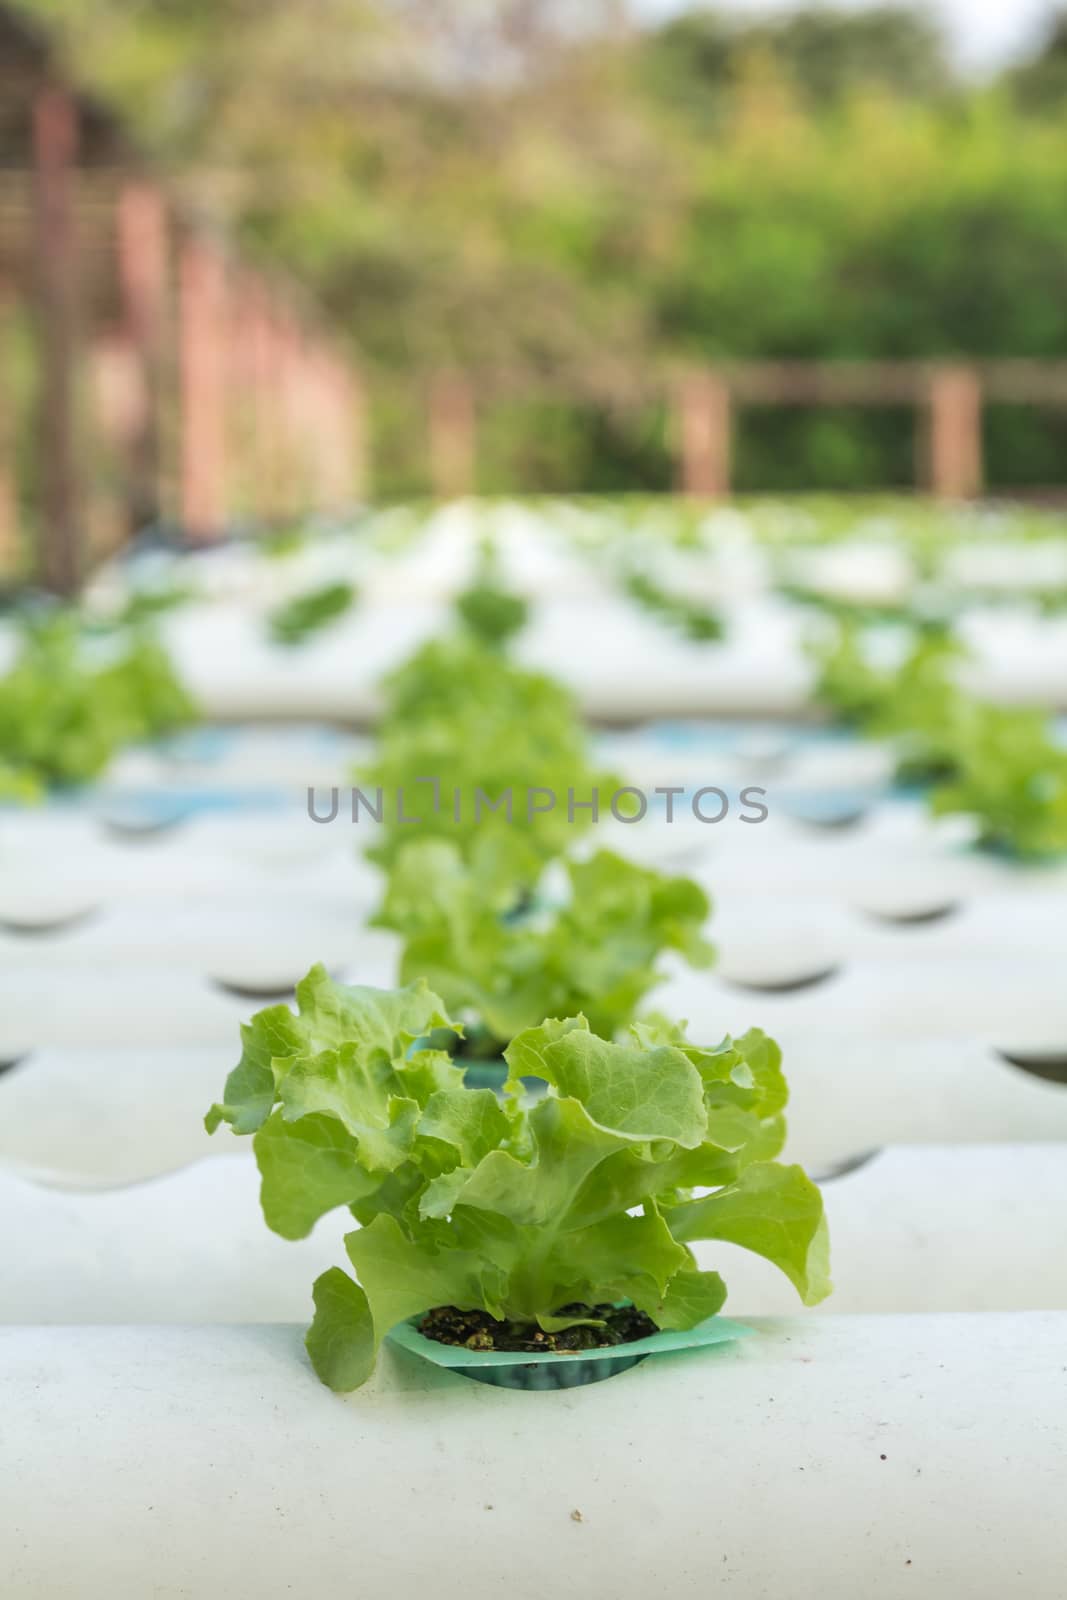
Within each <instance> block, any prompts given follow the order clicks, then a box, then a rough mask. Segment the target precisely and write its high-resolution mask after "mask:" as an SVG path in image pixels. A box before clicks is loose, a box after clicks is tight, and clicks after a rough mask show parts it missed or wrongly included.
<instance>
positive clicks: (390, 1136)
mask: <svg viewBox="0 0 1067 1600" xmlns="http://www.w3.org/2000/svg"><path fill="white" fill-rule="evenodd" d="M297 1005H298V1010H297V1012H296V1013H293V1012H292V1011H290V1010H289V1009H288V1008H287V1007H285V1006H275V1007H272V1008H270V1009H269V1010H266V1011H262V1012H260V1013H259V1014H258V1015H257V1016H256V1017H254V1018H253V1020H252V1022H251V1023H250V1024H249V1025H248V1026H247V1027H245V1028H244V1029H243V1037H244V1052H243V1054H242V1057H241V1060H240V1062H239V1064H238V1065H237V1067H235V1069H234V1071H233V1072H232V1073H231V1074H230V1077H229V1079H228V1081H227V1084H226V1093H225V1099H224V1101H223V1103H222V1104H220V1105H216V1106H214V1107H213V1108H212V1110H211V1111H210V1112H209V1113H208V1116H207V1119H206V1125H207V1128H208V1131H209V1132H212V1133H213V1132H214V1131H215V1130H216V1128H217V1127H218V1126H219V1125H220V1123H222V1122H227V1123H229V1124H230V1126H231V1127H232V1128H233V1130H234V1132H235V1133H238V1134H245V1135H251V1136H252V1137H253V1145H254V1149H255V1153H256V1159H257V1162H258V1164H259V1170H260V1173H261V1176H262V1204H263V1211H264V1215H265V1217H266V1220H267V1223H268V1225H269V1226H270V1227H271V1228H273V1229H274V1230H275V1232H277V1233H279V1234H281V1235H282V1236H283V1237H284V1238H289V1239H299V1238H303V1237H305V1236H306V1235H307V1234H308V1233H309V1232H310V1231H311V1229H312V1227H313V1226H314V1224H315V1223H316V1221H317V1220H318V1219H319V1217H321V1216H323V1215H324V1214H325V1213H326V1212H329V1211H332V1210H334V1209H335V1208H337V1207H339V1206H347V1207H348V1208H349V1209H350V1210H351V1212H352V1215H353V1216H354V1218H355V1219H356V1221H357V1222H358V1223H359V1224H360V1226H359V1227H358V1228H357V1229H355V1230H353V1231H352V1232H351V1233H349V1234H348V1235H347V1237H346V1240H345V1246H346V1250H347V1254H348V1257H349V1264H350V1266H351V1268H352V1272H353V1273H354V1276H352V1275H351V1274H350V1273H349V1272H347V1271H345V1270H344V1269H343V1268H341V1267H332V1268H330V1269H329V1270H328V1271H327V1272H325V1273H324V1274H323V1275H322V1276H321V1277H320V1278H319V1279H318V1281H317V1282H316V1284H315V1287H314V1299H315V1317H314V1321H313V1323H312V1325H311V1328H310V1331H309V1333H308V1336H307V1347H308V1352H309V1354H310V1357H311V1361H312V1364H313V1366H314V1368H315V1370H316V1372H317V1373H318V1375H319V1377H320V1378H321V1379H322V1381H323V1382H324V1383H325V1384H327V1385H329V1386H330V1387H331V1388H333V1389H336V1390H338V1391H347V1390H350V1389H355V1388H357V1387H358V1386H359V1385H360V1384H362V1383H364V1382H366V1380H367V1379H368V1378H369V1377H370V1375H371V1373H372V1371H373V1369H374V1365H375V1360H376V1357H377V1351H378V1347H379V1345H380V1343H381V1341H382V1339H383V1338H384V1337H385V1335H386V1334H387V1333H388V1332H389V1330H390V1329H391V1328H393V1327H395V1326H396V1325H397V1324H398V1323H400V1322H402V1321H405V1320H406V1319H409V1318H412V1317H415V1316H419V1315H420V1314H425V1313H428V1312H430V1311H431V1310H434V1309H436V1308H452V1309H454V1310H455V1311H457V1312H471V1311H480V1312H485V1313H488V1315H489V1317H490V1318H492V1319H493V1320H494V1321H496V1322H510V1323H520V1324H530V1325H532V1326H535V1327H536V1328H540V1329H542V1330H545V1331H548V1332H554V1331H558V1330H559V1329H560V1328H561V1327H566V1326H567V1325H568V1324H569V1323H573V1322H575V1321H583V1322H586V1323H588V1321H589V1319H588V1317H587V1316H584V1315H582V1314H581V1313H580V1312H575V1311H573V1310H572V1309H571V1308H573V1307H579V1308H581V1307H596V1306H603V1305H605V1304H608V1303H615V1302H620V1301H626V1302H630V1303H631V1304H632V1305H633V1306H634V1307H636V1308H637V1309H638V1310H639V1311H641V1312H644V1313H645V1314H646V1315H647V1316H648V1317H649V1318H651V1320H652V1321H653V1322H654V1323H655V1325H656V1326H657V1327H659V1328H661V1329H689V1328H692V1327H695V1326H696V1325H697V1324H698V1323H699V1322H702V1321H703V1320H704V1319H705V1318H707V1317H709V1316H712V1315H714V1313H716V1312H717V1311H718V1310H719V1309H720V1307H721V1306H722V1304H723V1302H724V1301H725V1298H726V1285H725V1284H724V1282H723V1280H722V1279H721V1277H720V1276H719V1274H718V1273H717V1272H714V1271H706V1270H701V1269H700V1268H699V1266H698V1264H697V1261H696V1259H695V1257H694V1255H693V1253H692V1251H691V1249H690V1245H691V1244H692V1243H694V1242H696V1241H699V1240H722V1241H728V1242H729V1243H731V1244H735V1245H740V1246H742V1247H743V1248H746V1249H748V1250H751V1251H754V1252H755V1253H756V1254H757V1255H760V1256H763V1257H765V1258H766V1259H767V1260H768V1261H771V1262H773V1263H774V1264H775V1265H776V1266H777V1267H779V1268H780V1269H781V1271H782V1272H783V1273H785V1275H786V1276H787V1277H788V1278H789V1280H790V1281H791V1282H792V1283H793V1284H794V1286H795V1287H796V1289H797V1292H798V1293H799V1295H800V1297H801V1299H802V1300H803V1301H804V1302H805V1304H809V1305H814V1304H816V1303H817V1302H818V1301H820V1300H822V1299H823V1298H824V1297H825V1296H826V1295H827V1294H828V1293H829V1292H830V1281H829V1276H828V1265H829V1251H828V1241H827V1232H826V1224H825V1220H824V1217H823V1208H822V1199H821V1196H820V1194H819V1191H818V1189H817V1188H816V1187H815V1186H814V1184H812V1183H811V1181H810V1180H809V1179H808V1178H807V1177H806V1176H805V1174H804V1173H803V1172H802V1170H801V1169H800V1168H799V1167H796V1166H784V1165H780V1164H779V1163H777V1162H776V1161H775V1160H774V1159H773V1158H774V1157H775V1156H776V1155H777V1154H778V1152H779V1151H780V1150H781V1147H782V1143H783V1140H784V1136H785V1123H784V1119H783V1115H782V1113H783V1110H784V1107H785V1104H786V1100H787V1089H786V1083H785V1079H784V1077H783V1076H782V1071H781V1056H780V1052H779V1050H778V1047H777V1046H776V1045H775V1044H774V1043H773V1041H772V1040H770V1039H768V1038H767V1037H766V1036H765V1035H764V1034H763V1033H761V1032H760V1031H759V1030H753V1031H752V1032H750V1033H748V1034H746V1035H745V1036H744V1037H743V1038H741V1039H737V1040H733V1039H726V1040H724V1041H723V1042H722V1043H721V1044H719V1045H716V1046H715V1047H713V1048H704V1047H702V1046H699V1045H695V1044H692V1043H690V1041H689V1040H688V1039H686V1037H685V1035H684V1032H683V1031H682V1030H681V1029H677V1028H673V1027H671V1026H669V1025H667V1024H657V1025H654V1026H641V1025H637V1026H635V1027H633V1028H632V1029H631V1030H630V1036H629V1038H628V1040H627V1042H626V1043H624V1044H613V1043H611V1042H609V1041H608V1040H605V1039H602V1038H599V1037H598V1036H597V1035H596V1034H595V1033H594V1032H592V1030H591V1029H590V1027H589V1024H588V1022H587V1021H586V1020H585V1018H584V1017H571V1018H568V1019H566V1020H563V1021H546V1022H543V1023H541V1025H540V1026H538V1027H535V1028H530V1029H527V1030H526V1031H524V1032H523V1033H521V1034H519V1035H518V1037H517V1038H515V1039H513V1040H512V1042H511V1044H510V1045H509V1047H508V1050H507V1061H508V1066H509V1073H510V1075H509V1078H508V1082H507V1085H506V1087H505V1090H504V1093H503V1095H502V1096H501V1097H500V1098H498V1097H497V1096H496V1095H494V1094H492V1093H491V1092H490V1091H488V1090H478V1091H473V1092H472V1091H470V1090H468V1089H465V1088H464V1086H463V1075H462V1072H461V1071H460V1069H458V1068H457V1067H456V1066H455V1065H454V1064H453V1062H452V1060H451V1058H450V1056H449V1055H448V1054H447V1053H446V1052H443V1051H436V1050H425V1049H418V1048H413V1046H415V1045H416V1041H418V1040H419V1039H421V1038H424V1037H426V1036H427V1035H428V1034H429V1033H431V1032H432V1031H434V1030H435V1029H449V1030H452V1031H458V1030H456V1028H455V1024H453V1023H452V1022H451V1021H450V1020H449V1018H448V1017H447V1015H446V1013H445V1010H444V1007H443V1006H442V1004H441V1002H440V1000H439V999H438V997H437V996H436V995H435V994H434V993H433V992H432V991H431V990H430V989H429V988H428V987H427V985H426V984H425V983H424V982H419V983H415V984H412V985H411V986H409V987H408V988H405V989H400V990H395V991H388V990H376V989H366V988H345V987H342V986H340V985H338V984H336V983H334V982H333V981H332V980H331V979H330V978H329V977H328V976H327V974H326V972H325V971H324V970H323V969H322V968H321V967H316V968H314V969H313V970H312V972H310V973H309V974H308V976H307V978H305V979H304V981H303V982H302V983H301V984H300V986H299V988H298V990H297ZM526 1075H534V1076H536V1077H538V1078H541V1079H542V1080H543V1081H544V1082H545V1083H546V1084H547V1086H548V1087H547V1091H546V1093H545V1095H544V1096H543V1098H541V1099H539V1100H537V1101H531V1100H530V1099H529V1097H527V1096H525V1095H524V1094H523V1093H522V1091H521V1087H520V1080H521V1078H522V1077H524V1076H526ZM698 1191H699V1192H698Z"/></svg>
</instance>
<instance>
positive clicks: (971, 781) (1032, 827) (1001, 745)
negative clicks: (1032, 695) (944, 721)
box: [930, 702, 1067, 858]
mask: <svg viewBox="0 0 1067 1600" xmlns="http://www.w3.org/2000/svg"><path fill="white" fill-rule="evenodd" d="M969 709H970V715H969V716H968V717H966V718H965V719H964V720H963V722H962V725H961V727H960V729H959V732H958V736H957V738H956V741H955V746H954V776H953V777H952V779H951V781H950V782H947V783H944V784H942V785H940V786H939V787H938V788H936V789H934V790H933V792H932V794H931V796H930V805H931V809H932V810H933V812H934V814H935V815H936V816H950V815H958V814H962V815H967V816H970V817H973V818H974V820H975V822H976V824H977V827H978V840H979V843H980V844H981V845H982V846H984V847H985V848H987V849H995V850H1002V851H1005V852H1007V853H1008V854H1011V855H1015V856H1020V857H1027V856H1031V857H1037V858H1039V857H1042V856H1050V855H1056V854H1059V853H1060V852H1062V851H1064V850H1067V750H1065V749H1064V748H1063V747H1062V746H1061V745H1059V744H1057V743H1056V741H1055V739H1054V738H1053V736H1052V733H1051V730H1050V728H1049V721H1048V718H1047V717H1046V716H1045V715H1044V714H1043V713H1042V712H1039V711H1031V712H1027V711H1021V710H1018V709H1017V708H1015V707H1010V706H992V705H984V704H982V703H981V702H972V703H971V705H970V708H969Z"/></svg>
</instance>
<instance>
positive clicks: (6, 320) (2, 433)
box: [0, 290, 21, 581]
mask: <svg viewBox="0 0 1067 1600" xmlns="http://www.w3.org/2000/svg"><path fill="white" fill-rule="evenodd" d="M10 359H11V305H10V301H9V300H8V297H7V294H6V293H5V292H4V291H3V290H0V581H2V580H3V579H4V578H5V577H11V576H12V575H13V574H14V573H16V572H17V571H18V569H19V566H20V555H21V552H20V550H19V514H18V481H17V475H16V469H15V415H14V410H15V405H14V394H13V392H12V388H13V386H12V384H11V382H10V380H9V370H10Z"/></svg>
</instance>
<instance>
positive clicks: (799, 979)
mask: <svg viewBox="0 0 1067 1600" xmlns="http://www.w3.org/2000/svg"><path fill="white" fill-rule="evenodd" d="M841 970H842V968H841V964H840V962H837V963H835V964H834V965H833V966H829V967H821V968H820V969H819V970H818V971H817V972H804V973H798V974H796V976H793V977H781V978H775V977H767V978H747V977H745V978H743V977H737V976H733V975H731V974H727V973H722V972H720V974H719V976H720V978H721V980H722V982H723V983H726V984H729V985H730V987H731V988H733V989H742V990H745V991H747V992H749V993H751V994H798V993H800V992H801V991H802V990H804V989H814V988H817V987H818V985H819V984H821V983H828V982H829V980H830V979H831V978H835V977H837V975H838V973H839V972H841Z"/></svg>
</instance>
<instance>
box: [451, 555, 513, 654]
mask: <svg viewBox="0 0 1067 1600" xmlns="http://www.w3.org/2000/svg"><path fill="white" fill-rule="evenodd" d="M529 614H530V608H529V606H528V605H527V604H526V601H525V600H523V599H522V597H521V595H517V594H512V593H510V591H509V590H507V589H506V588H505V587H504V585H503V584H502V583H501V581H500V578H499V576H498V573H497V564H496V558H495V556H494V554H493V552H492V549H491V548H489V549H487V550H485V551H484V552H483V554H482V558H481V561H480V563H479V567H478V571H477V573H476V574H475V578H474V581H473V583H471V584H470V585H469V586H468V587H467V588H466V589H464V590H463V592H462V594H460V595H458V596H457V597H456V615H457V617H458V619H459V621H460V623H461V624H462V626H463V627H464V628H466V630H467V632H468V633H469V634H471V636H472V637H473V638H475V639H477V640H479V641H480V642H481V643H482V644H484V645H487V646H488V647H489V648H490V649H491V650H502V649H503V648H504V647H505V646H506V645H507V644H508V643H509V641H510V640H511V639H512V638H514V636H515V634H517V633H520V632H521V631H522V629H523V628H524V627H525V626H526V622H527V619H528V617H529Z"/></svg>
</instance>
